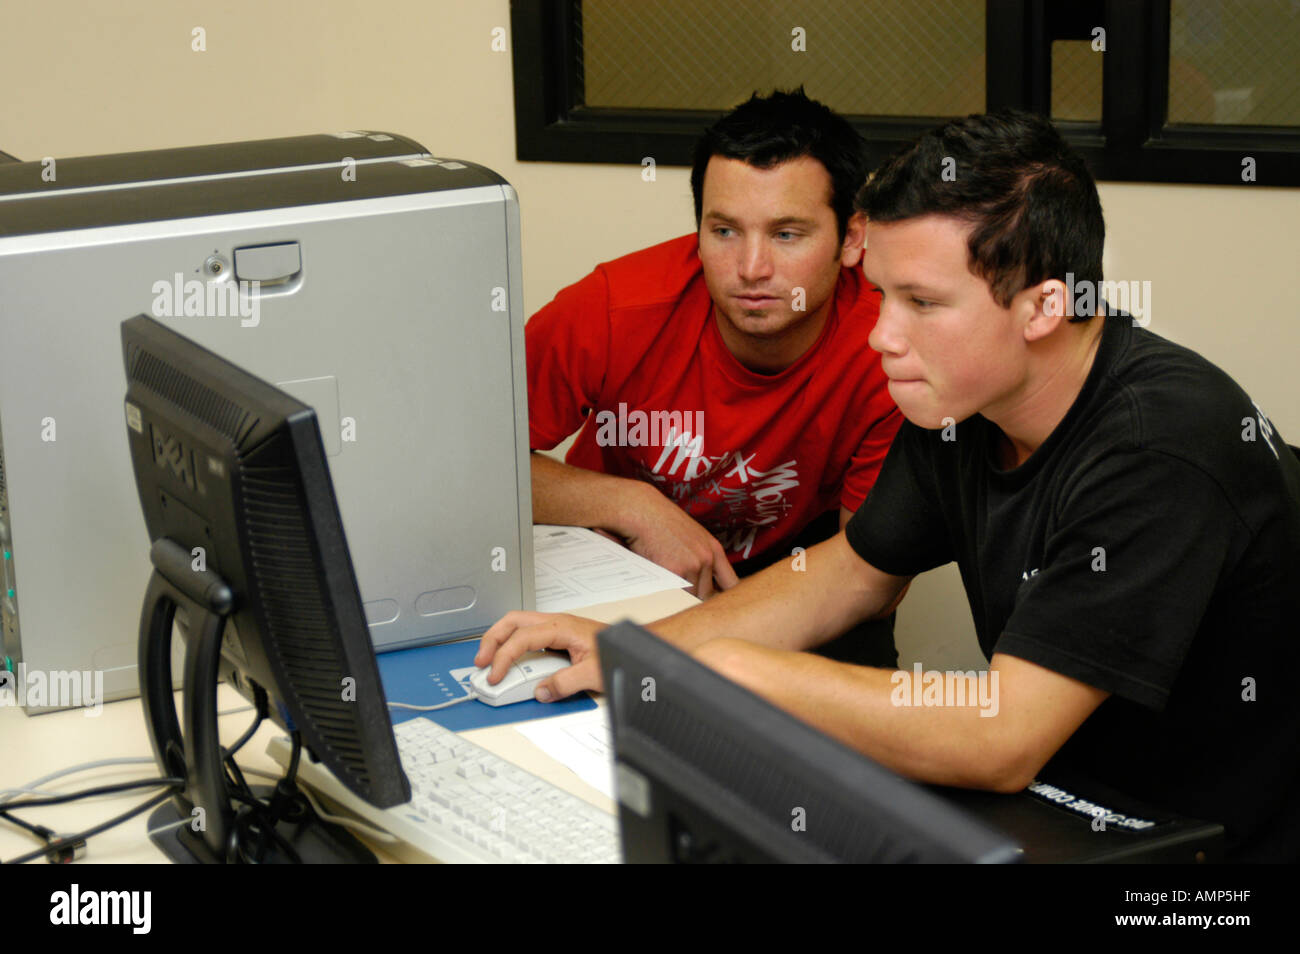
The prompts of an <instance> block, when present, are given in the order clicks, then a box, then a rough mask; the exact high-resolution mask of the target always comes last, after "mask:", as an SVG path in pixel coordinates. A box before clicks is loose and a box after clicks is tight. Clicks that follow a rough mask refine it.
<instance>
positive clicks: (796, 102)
mask: <svg viewBox="0 0 1300 954" xmlns="http://www.w3.org/2000/svg"><path fill="white" fill-rule="evenodd" d="M714 156H722V157H723V158H724V159H740V160H742V161H744V162H747V163H749V164H750V165H751V166H754V167H756V168H759V169H770V168H771V167H772V166H776V165H780V164H781V163H783V162H789V161H790V160H791V159H798V158H801V157H803V156H810V157H811V158H813V159H816V160H817V161H818V162H820V163H821V164H822V165H823V166H824V167H825V168H826V171H827V172H828V173H830V177H831V199H830V205H831V208H832V209H833V210H834V211H835V220H836V223H837V224H838V225H839V230H840V232H839V234H840V240H841V241H843V239H844V233H845V231H846V230H847V229H848V224H849V217H850V216H851V215H852V214H853V196H854V194H855V193H856V192H857V191H858V188H859V187H860V186H861V185H862V180H863V179H865V178H866V177H867V168H868V167H867V159H866V151H865V146H864V144H863V141H862V137H861V136H859V135H858V133H857V130H855V129H854V128H853V127H852V126H850V125H849V123H848V121H847V120H845V119H844V118H843V117H842V116H839V115H837V114H836V113H834V112H832V111H831V110H830V109H829V108H828V107H826V106H823V105H822V104H821V103H819V102H817V101H816V100H814V99H809V98H808V96H807V95H806V94H805V93H804V91H803V87H802V86H800V87H799V88H798V89H796V90H791V91H783V90H776V91H774V92H773V93H772V94H771V95H770V96H759V95H758V93H754V95H753V96H751V97H750V98H749V100H748V102H745V103H742V104H741V105H739V106H737V107H736V108H735V109H733V110H732V111H731V112H729V113H727V115H725V116H723V117H722V118H721V119H719V120H718V121H717V122H715V123H714V124H713V125H712V126H710V127H709V128H708V129H706V130H705V131H704V135H703V136H701V137H700V140H699V142H697V143H696V144H695V161H694V163H693V164H692V166H691V192H692V193H694V195H695V227H696V228H697V229H698V228H699V227H700V220H701V218H702V217H703V215H704V171H705V169H707V168H708V165H709V160H710V159H712V158H713V157H714Z"/></svg>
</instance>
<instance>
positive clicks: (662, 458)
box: [637, 429, 799, 559]
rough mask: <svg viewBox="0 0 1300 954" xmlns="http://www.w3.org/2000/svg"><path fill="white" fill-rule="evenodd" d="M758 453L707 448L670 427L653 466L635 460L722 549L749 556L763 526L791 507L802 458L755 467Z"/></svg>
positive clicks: (644, 475)
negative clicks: (717, 452) (789, 497)
mask: <svg viewBox="0 0 1300 954" xmlns="http://www.w3.org/2000/svg"><path fill="white" fill-rule="evenodd" d="M756 457H758V454H757V453H753V454H746V453H745V452H744V451H727V452H726V453H724V454H720V455H716V456H712V455H708V454H705V453H704V436H703V435H702V434H692V433H691V432H690V431H683V432H682V433H681V434H678V433H676V431H675V429H674V430H670V431H669V433H668V438H667V440H665V442H664V446H663V450H662V452H661V453H660V454H659V459H658V460H657V461H655V464H654V467H652V468H646V467H645V465H644V464H641V463H640V462H638V463H637V468H638V470H640V472H641V477H642V479H644V480H650V481H653V482H654V483H656V484H658V485H659V489H660V490H661V491H663V492H664V493H665V494H666V495H667V496H668V497H669V498H670V499H672V500H674V501H676V502H677V504H678V505H679V506H680V507H681V508H682V509H683V510H685V511H686V512H687V513H688V514H690V515H691V516H692V517H694V518H695V519H696V520H697V521H699V523H700V524H701V525H702V526H703V527H704V528H705V529H707V530H708V531H709V532H710V533H712V534H713V535H714V536H715V537H717V539H718V542H719V543H721V544H722V547H723V549H724V550H729V551H731V552H733V553H738V554H739V555H740V558H741V559H746V558H748V557H749V555H750V550H751V549H752V548H753V546H754V540H755V539H756V537H757V536H758V530H759V528H760V527H766V526H768V525H770V524H773V523H776V522H777V521H778V520H780V519H781V518H782V517H783V516H785V514H786V513H787V512H788V511H789V510H790V507H791V504H790V502H789V501H788V500H787V499H786V493H787V492H788V491H791V490H793V489H794V488H796V487H798V486H799V469H798V462H797V461H795V460H788V461H786V462H785V463H783V464H778V465H776V466H775V467H772V468H770V469H768V470H762V469H760V468H759V467H758V466H756V462H755V458H756Z"/></svg>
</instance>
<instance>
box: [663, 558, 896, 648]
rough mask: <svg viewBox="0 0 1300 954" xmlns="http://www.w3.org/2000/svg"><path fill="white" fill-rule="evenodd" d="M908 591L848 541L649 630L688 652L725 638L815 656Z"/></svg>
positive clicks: (784, 564) (786, 563) (778, 567)
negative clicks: (817, 650) (813, 650)
mask: <svg viewBox="0 0 1300 954" xmlns="http://www.w3.org/2000/svg"><path fill="white" fill-rule="evenodd" d="M906 583H907V580H906V578H903V577H890V576H886V575H885V574H882V573H879V571H875V570H872V569H871V568H870V567H869V566H867V564H865V563H863V561H862V560H861V558H859V557H858V555H857V554H856V553H854V552H853V549H852V548H851V547H850V546H849V544H848V541H847V540H846V539H845V537H844V535H843V534H842V533H841V534H838V535H836V536H834V537H832V538H831V539H829V540H827V541H826V542H825V543H820V544H818V545H817V546H815V547H812V548H811V549H809V550H807V551H805V552H804V553H802V554H800V557H799V558H798V559H796V558H794V557H791V558H789V559H785V560H781V561H779V562H777V563H775V564H773V565H772V566H770V567H768V568H767V569H766V570H763V571H762V572H761V573H756V574H755V575H754V576H751V577H749V578H748V579H745V580H742V581H741V582H740V584H739V585H738V586H735V587H733V588H731V589H730V590H728V591H727V592H725V593H720V594H718V595H716V596H714V597H713V598H712V599H710V600H709V601H708V602H706V603H702V604H700V605H699V606H693V607H691V608H690V609H688V610H684V611H682V612H681V613H678V614H676V615H675V616H669V617H667V618H665V619H662V620H659V621H658V622H656V623H652V624H651V625H650V629H651V630H653V631H654V632H655V633H657V634H659V635H660V636H662V637H663V638H664V639H666V640H668V641H669V642H671V643H673V644H674V645H676V646H678V647H679V648H681V649H684V650H687V651H690V650H693V649H695V648H696V647H697V646H699V645H701V644H702V643H705V642H707V641H709V640H711V639H718V638H723V637H734V638H737V639H744V640H747V641H749V642H753V643H758V644H760V645H763V646H769V647H771V648H773V649H791V650H802V649H809V648H811V647H814V646H819V645H821V644H822V643H824V642H826V641H827V640H829V639H832V638H834V637H835V636H838V635H839V634H840V633H843V632H844V631H845V630H847V629H848V628H849V627H850V626H852V625H853V624H854V623H857V622H859V621H861V620H864V619H868V618H871V617H873V616H878V615H882V614H883V613H885V612H886V611H887V610H888V609H889V608H891V606H892V605H893V604H894V603H895V601H896V597H897V595H898V593H899V592H900V591H901V589H902V588H903V587H904V586H905V585H906Z"/></svg>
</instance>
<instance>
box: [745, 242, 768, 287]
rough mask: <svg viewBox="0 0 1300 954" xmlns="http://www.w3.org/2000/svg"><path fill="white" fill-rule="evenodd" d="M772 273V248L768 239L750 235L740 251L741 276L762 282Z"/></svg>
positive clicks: (750, 280) (748, 279)
mask: <svg viewBox="0 0 1300 954" xmlns="http://www.w3.org/2000/svg"><path fill="white" fill-rule="evenodd" d="M771 275H772V250H771V249H770V248H768V244H767V239H766V238H765V237H760V236H749V237H748V238H747V240H746V242H745V247H744V249H743V250H742V251H741V253H740V277H741V279H742V280H744V281H746V282H751V283H752V282H761V281H763V280H764V279H767V278H770V277H771Z"/></svg>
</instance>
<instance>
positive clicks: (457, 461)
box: [0, 160, 533, 698]
mask: <svg viewBox="0 0 1300 954" xmlns="http://www.w3.org/2000/svg"><path fill="white" fill-rule="evenodd" d="M390 166H391V168H389V167H390ZM443 166H451V168H450V169H444V168H443ZM457 173H463V174H464V175H463V176H461V177H458V176H457ZM339 176H340V171H339V170H338V169H329V170H313V171H310V172H301V173H291V174H286V175H285V176H282V177H281V179H280V181H278V182H272V183H271V184H272V185H273V186H274V188H269V187H268V185H267V182H266V181H260V182H258V183H257V188H255V189H252V190H251V191H252V193H253V196H254V198H253V199H252V200H250V199H249V193H250V189H249V188H247V187H246V186H247V183H245V184H244V185H243V186H241V185H239V184H236V185H234V186H232V185H231V183H230V182H229V181H226V180H216V182H215V183H209V184H207V185H205V184H203V183H189V184H182V185H181V186H177V187H167V188H174V189H175V190H176V191H175V194H174V195H171V196H169V197H167V201H168V203H169V204H170V205H172V207H174V208H176V209H178V210H180V211H181V212H187V211H190V210H203V211H204V212H205V213H207V214H193V215H188V214H186V215H181V216H179V217H175V218H159V217H157V214H156V212H155V213H152V214H150V213H141V212H140V211H139V208H138V207H139V206H140V205H142V204H144V205H147V204H150V203H153V204H156V203H157V202H158V201H159V194H158V190H159V189H160V188H162V187H158V186H153V187H150V186H139V187H132V188H130V189H121V188H119V189H115V190H109V191H111V192H113V193H115V194H113V195H108V194H107V193H105V194H104V195H102V196H100V195H96V194H95V193H94V192H93V190H92V191H91V192H89V193H87V192H82V193H81V195H80V198H81V200H82V201H81V202H80V203H79V205H78V209H79V211H77V212H75V213H68V216H69V223H70V225H71V226H72V227H70V228H64V229H61V230H57V231H43V232H34V233H28V234H13V226H12V223H13V221H14V220H15V219H16V218H19V216H16V215H10V216H9V218H10V230H9V231H10V234H4V233H3V232H2V231H0V440H2V441H3V445H2V446H0V453H2V454H3V461H4V464H3V466H4V471H3V490H4V495H5V498H6V499H5V500H4V501H3V502H0V506H3V507H4V512H3V514H0V523H2V524H3V527H2V528H0V532H2V533H3V534H4V535H5V541H4V543H5V550H6V553H7V554H8V556H7V557H6V560H5V571H4V573H5V579H4V581H3V585H4V587H5V589H4V592H3V593H0V597H2V598H3V600H4V602H3V607H4V613H5V616H4V622H5V628H6V632H5V650H6V654H7V655H9V656H10V657H11V660H12V661H13V662H14V663H18V662H22V663H24V664H25V666H26V668H27V670H29V671H31V670H39V671H45V672H50V671H76V670H82V671H100V672H103V674H104V694H105V696H106V697H107V698H118V697H121V696H124V695H129V694H133V693H134V692H136V691H137V680H136V640H137V632H138V622H139V613H140V607H141V600H142V597H143V593H144V588H145V584H146V582H147V580H148V577H149V574H150V572H151V568H150V565H149V561H148V551H149V543H150V541H149V540H148V539H147V537H146V534H145V529H144V521H143V518H142V517H141V513H140V504H139V500H138V497H137V495H136V489H135V483H134V480H133V477H132V474H131V467H130V461H129V457H128V454H127V442H126V438H125V432H126V427H127V426H128V425H127V421H126V420H125V417H124V408H123V395H124V390H125V384H124V380H123V377H122V369H121V360H120V353H119V352H120V343H119V335H120V332H119V326H120V324H121V322H122V321H123V320H124V319H125V318H128V317H130V316H132V315H134V314H138V313H141V312H143V313H146V314H150V315H153V316H154V317H157V318H158V319H159V320H161V321H163V322H165V323H166V324H168V325H169V326H170V327H172V328H174V329H175V330H176V331H178V332H180V333H181V334H184V335H186V336H188V337H190V338H192V339H194V340H195V341H197V342H198V343H200V344H202V345H204V346H206V347H208V348H211V349H212V350H213V351H215V352H217V353H218V354H220V355H222V356H223V357H226V358H228V359H229V360H231V361H233V362H235V363H236V364H238V365H240V366H241V367H243V368H245V369H246V370H248V371H250V372H251V373H253V374H255V375H258V376H259V377H262V378H264V379H266V380H268V381H270V382H272V383H275V384H278V385H280V386H281V387H283V388H284V390H286V391H288V392H289V393H291V394H293V395H294V396H295V397H298V398H299V399H300V400H303V401H304V402H306V403H308V404H310V405H312V406H313V407H314V408H315V409H316V411H317V415H318V417H319V419H320V423H321V429H322V437H323V441H324V445H325V450H326V454H327V459H328V461H329V465H330V474H331V477H332V479H333V482H334V486H335V491H336V494H337V497H338V501H339V508H340V511H341V513H342V516H343V524H344V531H345V533H346V535H347V541H348V544H349V547H350V550H351V555H352V560H353V563H354V566H355V569H356V574H357V579H358V583H359V586H360V589H361V594H362V599H363V601H364V602H365V608H366V615H367V620H368V622H369V624H370V628H371V634H372V637H373V639H374V642H375V645H376V648H377V649H379V650H386V649H396V648H401V647H406V646H412V645H419V644H422V643H429V642H436V641H440V640H445V639H450V638H454V637H457V636H461V635H467V634H472V633H476V632H481V631H482V630H483V629H485V628H487V627H488V626H489V625H491V623H492V622H494V621H495V620H496V619H497V618H499V617H500V616H501V615H502V614H504V613H505V612H507V611H509V610H511V609H519V608H531V606H532V600H533V595H532V594H533V582H532V581H533V566H532V534H531V526H530V524H531V506H530V485H529V479H528V460H527V454H528V445H527V434H526V428H527V419H526V418H527V411H526V390H525V386H524V382H525V374H526V372H525V364H524V351H523V331H522V329H523V314H522V305H521V301H520V297H521V296H520V291H519V289H520V283H521V274H520V268H519V253H518V248H519V228H518V209H517V202H516V200H515V196H514V193H513V190H511V189H510V187H509V186H508V185H506V184H504V183H503V182H502V181H501V180H500V179H499V178H497V177H495V176H494V175H493V174H491V173H489V172H487V170H483V169H481V168H479V167H475V166H473V165H472V164H462V163H454V162H446V163H442V164H438V163H436V162H424V161H421V160H415V161H409V160H408V161H404V162H400V161H394V162H392V163H389V164H387V165H384V166H382V167H381V166H374V165H372V166H364V165H363V166H359V167H357V169H356V178H355V179H354V180H352V184H353V185H355V184H357V183H358V182H364V180H366V179H367V178H369V179H370V180H371V181H370V182H369V183H367V184H365V186H364V188H358V189H356V190H354V191H353V192H348V191H347V190H346V188H345V187H341V186H334V185H331V184H329V183H331V182H332V181H333V180H334V179H336V178H338V177H339ZM245 178H248V177H245ZM252 178H255V179H256V178H258V177H252ZM263 178H264V177H263ZM308 179H311V180H312V181H306V180H308ZM384 179H387V180H388V181H387V182H386V183H382V182H381V183H379V184H378V185H377V184H376V182H375V180H384ZM292 180H303V183H299V184H298V185H295V184H293V181H292ZM340 181H341V182H344V183H347V182H348V180H347V179H341V180H340ZM304 183H305V184H304ZM151 188H152V189H153V190H154V191H153V194H146V192H147V190H149V189H151ZM258 189H261V190H262V192H263V193H264V194H265V195H266V199H265V201H263V202H260V203H259V202H258V201H257V190H258ZM196 190H198V191H197V192H196ZM205 190H207V191H208V193H209V194H207V195H205V194H204V192H205ZM354 195H355V196H356V197H355V198H354V197H353V196H354ZM286 196H288V198H286ZM232 197H234V198H232ZM69 199H71V197H70V196H69V197H68V198H66V199H64V200H63V201H64V203H66V202H67V201H68V200H69ZM313 199H317V200H324V201H313ZM23 201H25V202H28V203H30V200H23ZM42 201H49V202H51V203H54V200H53V199H51V200H42ZM259 204H260V205H261V206H262V207H253V208H243V206H248V205H254V206H258V205H259ZM56 206H57V203H54V205H52V206H51V207H50V213H49V217H50V218H51V219H54V220H57V219H58V217H59V215H60V214H61V210H60V208H58V207H56ZM13 209H14V206H13V205H10V207H9V209H6V203H5V201H4V200H3V198H0V223H3V222H4V219H5V217H6V214H7V213H10V212H12V211H13ZM36 211H39V210H35V209H34V207H33V206H32V205H30V204H27V205H25V206H24V208H23V210H22V215H23V216H26V217H29V218H30V217H34V213H35V212H36ZM62 211H64V212H66V209H64V210H62ZM213 212H215V214H213ZM106 217H107V218H109V219H110V220H111V219H113V218H117V219H118V221H116V222H113V221H109V222H102V221H98V222H97V221H96V219H100V220H102V219H104V218H106ZM133 218H134V219H137V221H130V220H131V219H133ZM214 263H217V264H216V265H214ZM214 272H215V273H216V274H214ZM244 275H249V276H253V275H256V276H261V277H262V279H263V280H265V284H260V285H259V287H258V288H257V289H256V291H255V292H254V289H253V286H252V285H251V284H247V285H245V286H244V287H243V292H244V293H243V294H240V289H239V287H238V283H239V281H240V279H241V277H243V276H244ZM244 280H245V281H248V280H249V279H244ZM232 284H233V285H235V286H236V287H235V288H234V289H233V290H232V289H231V288H230V286H231V285H232Z"/></svg>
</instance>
